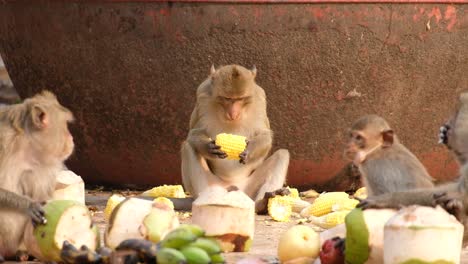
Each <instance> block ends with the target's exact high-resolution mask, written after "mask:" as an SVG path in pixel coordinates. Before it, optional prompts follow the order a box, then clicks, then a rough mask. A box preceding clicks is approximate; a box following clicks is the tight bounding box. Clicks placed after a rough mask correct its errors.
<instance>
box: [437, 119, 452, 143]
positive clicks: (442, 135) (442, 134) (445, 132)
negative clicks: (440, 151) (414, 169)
mask: <svg viewBox="0 0 468 264" xmlns="http://www.w3.org/2000/svg"><path fill="white" fill-rule="evenodd" d="M449 130H450V125H449V124H444V125H443V126H441V127H440V129H439V144H444V145H447V143H448V138H449Z"/></svg>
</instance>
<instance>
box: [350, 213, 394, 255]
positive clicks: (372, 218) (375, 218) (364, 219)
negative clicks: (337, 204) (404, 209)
mask: <svg viewBox="0 0 468 264" xmlns="http://www.w3.org/2000/svg"><path fill="white" fill-rule="evenodd" d="M395 212H396V211H395V210H392V209H367V210H364V211H363V210H362V209H360V208H357V209H353V210H352V211H351V212H350V213H349V214H348V215H346V217H345V224H346V240H345V248H346V252H345V260H346V263H349V264H362V263H366V264H382V263H383V231H384V225H385V223H386V222H387V221H388V219H390V217H392V216H393V215H395Z"/></svg>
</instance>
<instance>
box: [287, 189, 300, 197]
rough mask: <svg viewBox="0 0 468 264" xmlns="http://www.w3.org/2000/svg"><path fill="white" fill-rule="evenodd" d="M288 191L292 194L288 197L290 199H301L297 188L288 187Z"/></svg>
mask: <svg viewBox="0 0 468 264" xmlns="http://www.w3.org/2000/svg"><path fill="white" fill-rule="evenodd" d="M288 190H289V192H290V194H289V195H288V196H289V197H292V198H299V191H298V190H297V189H296V188H291V187H288Z"/></svg>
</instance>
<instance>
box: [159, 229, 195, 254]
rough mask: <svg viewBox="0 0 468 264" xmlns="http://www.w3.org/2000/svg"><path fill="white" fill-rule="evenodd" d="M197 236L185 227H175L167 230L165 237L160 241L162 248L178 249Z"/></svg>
mask: <svg viewBox="0 0 468 264" xmlns="http://www.w3.org/2000/svg"><path fill="white" fill-rule="evenodd" d="M196 239H197V236H196V235H194V234H193V233H192V232H191V231H190V230H188V229H186V228H177V229H175V230H172V231H171V232H169V234H167V235H166V237H165V238H164V239H163V240H162V241H161V246H162V247H163V248H175V249H179V248H181V247H183V246H186V245H187V244H189V243H191V242H194V241H195V240H196Z"/></svg>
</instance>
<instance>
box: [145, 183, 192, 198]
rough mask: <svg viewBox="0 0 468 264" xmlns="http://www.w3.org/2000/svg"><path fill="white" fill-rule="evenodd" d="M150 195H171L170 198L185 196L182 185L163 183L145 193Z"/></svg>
mask: <svg viewBox="0 0 468 264" xmlns="http://www.w3.org/2000/svg"><path fill="white" fill-rule="evenodd" d="M143 195H145V196H150V197H170V198H185V193H184V188H183V187H182V185H163V186H158V187H154V188H153V189H151V190H148V191H145V192H144V193H143Z"/></svg>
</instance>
